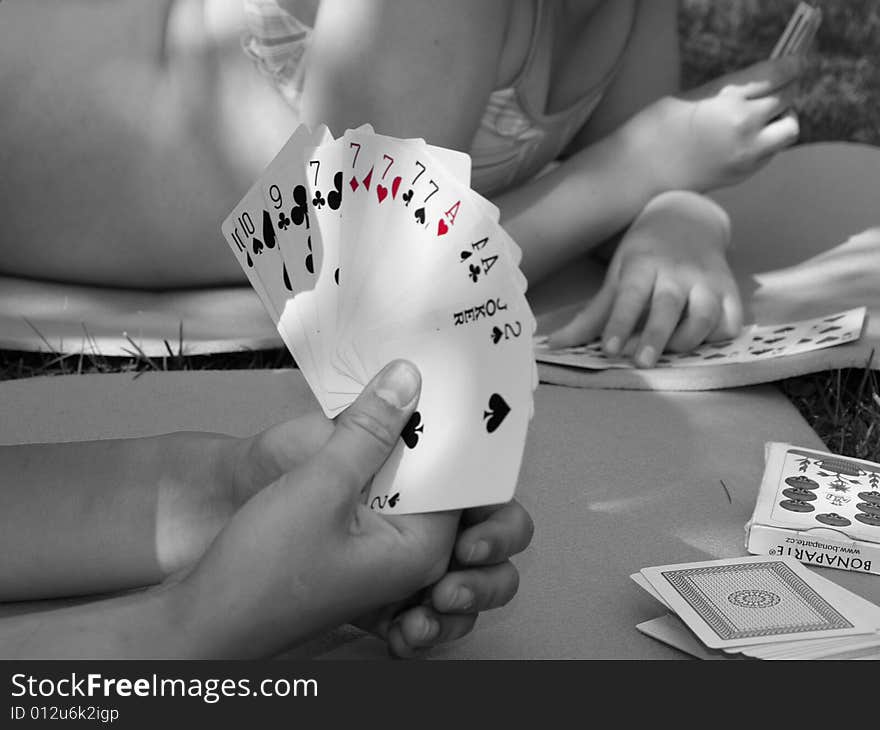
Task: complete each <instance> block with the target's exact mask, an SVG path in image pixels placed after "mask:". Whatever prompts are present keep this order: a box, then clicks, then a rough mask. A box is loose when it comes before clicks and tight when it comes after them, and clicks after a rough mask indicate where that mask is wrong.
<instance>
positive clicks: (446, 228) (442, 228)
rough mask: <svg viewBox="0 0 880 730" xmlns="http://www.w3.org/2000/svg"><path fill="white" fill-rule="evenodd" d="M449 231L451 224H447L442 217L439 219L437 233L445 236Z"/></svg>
mask: <svg viewBox="0 0 880 730" xmlns="http://www.w3.org/2000/svg"><path fill="white" fill-rule="evenodd" d="M448 231H449V226H447V225H446V221H445V220H443V219H442V218H441V219H440V220H439V221H437V235H438V236H445V235H446V233H447V232H448Z"/></svg>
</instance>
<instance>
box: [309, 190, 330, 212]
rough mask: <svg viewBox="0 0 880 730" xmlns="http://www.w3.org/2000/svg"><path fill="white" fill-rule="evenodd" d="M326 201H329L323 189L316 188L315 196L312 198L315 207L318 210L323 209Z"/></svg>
mask: <svg viewBox="0 0 880 730" xmlns="http://www.w3.org/2000/svg"><path fill="white" fill-rule="evenodd" d="M326 202H327V201H326V200H324V196H323V195H321V191H320V190H316V191H315V197H314V198H312V205H313V206H315V208H317V209H318V210H321V208H323V207H324V203H326Z"/></svg>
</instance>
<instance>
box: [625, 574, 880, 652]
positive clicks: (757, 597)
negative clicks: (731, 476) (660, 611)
mask: <svg viewBox="0 0 880 730" xmlns="http://www.w3.org/2000/svg"><path fill="white" fill-rule="evenodd" d="M641 572H642V574H643V575H644V576H645V578H646V579H647V580H648V581H650V583H651V585H652V586H654V589H655V590H656V591H657V592H658V593H659V594H660V595H661V596H663V598H664V600H665V601H666V602H667V603H668V604H669V606H670V607H671V608H672V610H673V611H675V613H676V614H677V615H678V616H679V618H681V619H682V621H684V622H685V623H686V624H687V625H688V627H689V628H690V629H691V630H692V631H693V632H694V633H695V634H696V635H697V637H698V638H699V639H700V641H702V642H703V643H704V644H705V645H706V646H708V647H710V648H713V649H722V648H725V649H726V648H732V649H735V648H738V647H743V646H747V645H753V644H767V643H773V642H778V641H792V640H800V639H820V638H827V637H836V636H840V637H846V636H851V635H857V634H872V633H874V631H875V628H876V625H877V620H878V617H877V615H876V612H874V613H873V614H872V615H865V613H864V612H863V611H861V610H859V609H858V608H857V607H854V606H852V605H850V604H849V603H848V602H845V601H843V600H841V595H840V593H839V592H833V593H832V592H830V591H829V590H828V589H827V588H825V587H824V585H823V583H822V581H820V580H818V576H816V575H815V574H813V573H811V572H810V571H808V570H807V569H806V568H804V566H802V565H801V564H800V563H798V562H797V561H796V560H793V559H789V558H753V557H748V558H734V559H731V560H712V561H706V562H701V563H683V564H679V565H667V566H660V567H653V568H645V569H644V570H642V571H641ZM823 588H825V589H824V590H823Z"/></svg>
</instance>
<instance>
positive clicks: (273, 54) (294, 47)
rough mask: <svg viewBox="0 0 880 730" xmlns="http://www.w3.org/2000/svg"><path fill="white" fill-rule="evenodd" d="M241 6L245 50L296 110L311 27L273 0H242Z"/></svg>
mask: <svg viewBox="0 0 880 730" xmlns="http://www.w3.org/2000/svg"><path fill="white" fill-rule="evenodd" d="M244 9H245V15H246V17H247V25H248V30H247V32H246V33H245V34H244V37H243V38H242V47H243V48H244V51H245V53H246V54H247V55H248V56H249V57H250V58H251V59H253V61H254V62H255V63H256V65H257V68H259V69H260V71H261V72H262V73H263V74H265V76H266V77H268V78H269V79H270V80H271V81H272V83H273V84H274V85H275V86H276V87H277V88H278V90H279V91H280V92H281V93H282V95H283V96H284V98H285V99H286V100H287V102H288V103H289V104H290V105H291V106H293V107H294V109H297V108H298V107H299V96H300V94H301V92H302V83H303V72H304V68H305V64H304V63H303V58H304V56H305V53H306V51H307V50H308V45H309V33H310V30H311V29H310V28H309V27H308V26H307V25H305V24H303V23H302V22H300V21H299V20H297V18H296V17H294V16H293V15H292V14H290V13H288V12H286V11H285V10H283V9H282V8H280V7H279V6H278V2H277V0H244Z"/></svg>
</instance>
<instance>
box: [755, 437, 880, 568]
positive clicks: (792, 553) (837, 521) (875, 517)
mask: <svg viewBox="0 0 880 730" xmlns="http://www.w3.org/2000/svg"><path fill="white" fill-rule="evenodd" d="M765 460H766V463H765V469H764V476H763V479H762V481H761V488H760V491H759V494H758V500H757V502H756V505H755V510H754V514H753V515H752V518H751V520H750V521H749V522H748V524H747V525H746V528H747V532H748V535H747V541H746V547H747V548H748V550H749V552H752V553H756V554H770V555H784V556H788V557H793V558H795V559H797V560H800V561H802V562H804V563H810V564H813V565H824V566H828V567H832V568H841V569H844V570H854V571H859V572H871V573H880V464H876V463H874V462H871V461H864V460H862V459H853V458H850V457H843V456H838V455H836V454H832V453H826V452H822V451H815V450H812V449H803V448H798V447H796V446H792V445H791V444H786V443H777V442H773V443H768V444H767V445H766V447H765Z"/></svg>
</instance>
